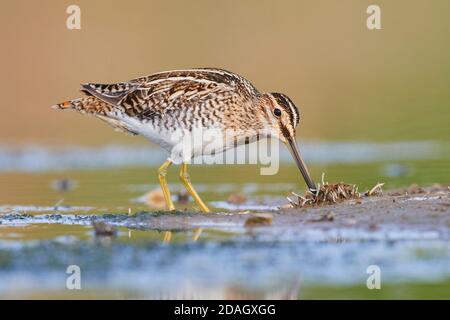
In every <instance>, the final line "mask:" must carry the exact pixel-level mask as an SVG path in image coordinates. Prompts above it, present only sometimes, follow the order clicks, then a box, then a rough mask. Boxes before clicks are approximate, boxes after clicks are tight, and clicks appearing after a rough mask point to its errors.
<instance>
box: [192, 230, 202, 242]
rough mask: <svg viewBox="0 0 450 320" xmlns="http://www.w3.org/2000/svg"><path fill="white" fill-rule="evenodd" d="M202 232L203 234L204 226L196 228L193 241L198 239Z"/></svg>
mask: <svg viewBox="0 0 450 320" xmlns="http://www.w3.org/2000/svg"><path fill="white" fill-rule="evenodd" d="M201 234H202V228H195V229H194V234H193V235H192V241H197V240H198V238H200V235H201Z"/></svg>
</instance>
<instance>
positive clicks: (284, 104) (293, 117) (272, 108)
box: [266, 93, 300, 142]
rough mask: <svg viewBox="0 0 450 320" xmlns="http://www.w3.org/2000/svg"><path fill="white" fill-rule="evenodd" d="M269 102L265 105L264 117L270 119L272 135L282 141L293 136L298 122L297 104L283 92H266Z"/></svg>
mask: <svg viewBox="0 0 450 320" xmlns="http://www.w3.org/2000/svg"><path fill="white" fill-rule="evenodd" d="M266 96H267V97H268V98H269V101H270V104H269V106H266V108H267V109H266V113H267V114H266V117H268V118H269V119H270V123H271V127H272V128H271V129H272V133H273V135H276V136H277V138H279V139H280V140H281V141H283V142H287V141H286V139H287V138H288V137H292V136H295V129H296V128H297V126H298V124H299V122H300V113H299V110H298V108H297V106H296V105H295V104H294V103H293V102H292V100H291V99H289V97H288V96H287V95H285V94H283V93H267V94H266Z"/></svg>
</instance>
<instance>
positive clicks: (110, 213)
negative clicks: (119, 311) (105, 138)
mask: <svg viewBox="0 0 450 320" xmlns="http://www.w3.org/2000/svg"><path fill="white" fill-rule="evenodd" d="M426 148H428V147H426ZM334 150H335V151H336V150H339V149H334ZM344 150H346V149H345V148H344ZM427 150H428V149H427ZM430 150H431V149H430ZM425 154H426V153H425ZM445 154H446V152H444V151H442V150H441V151H440V152H438V155H436V154H434V153H432V152H431V153H430V154H428V155H427V156H425V159H422V158H420V157H419V158H413V159H408V157H407V156H404V157H403V158H402V157H398V155H397V156H396V157H394V158H392V157H391V158H389V157H385V158H382V159H383V160H378V161H372V162H368V161H361V162H358V163H346V162H345V161H337V160H336V159H337V158H339V157H341V158H343V157H342V156H339V155H338V156H337V158H335V160H336V161H335V162H338V163H335V162H333V164H331V163H324V162H315V161H310V162H309V163H311V171H312V174H313V176H314V177H315V178H316V180H320V179H319V177H320V175H321V173H322V172H325V173H326V176H325V179H326V180H328V181H339V180H340V181H345V182H350V183H356V184H358V185H359V186H360V190H365V189H367V188H370V187H372V186H373V185H374V184H375V183H377V182H379V181H383V182H385V183H386V185H385V186H386V188H388V189H389V188H396V187H401V186H408V185H409V184H411V183H419V184H421V185H431V184H433V183H448V182H449V181H450V168H449V166H448V163H449V162H448V160H449V159H448V158H447V157H446V156H442V155H445ZM0 158H1V157H0ZM3 159H5V155H3ZM131 159H133V157H131ZM27 161H28V160H27ZM27 161H25V162H27ZM83 161H86V160H83ZM96 161H98V159H96V158H95V157H93V163H94V162H96ZM133 161H134V160H133ZM63 162H64V161H63ZM51 163H54V161H53V162H51ZM67 163H68V164H67ZM67 165H68V166H69V167H70V166H71V164H70V161H69V162H66V164H65V165H64V166H67ZM21 166H22V164H18V165H17V166H16V167H14V166H11V165H10V167H9V168H10V169H8V170H4V172H3V173H1V174H0V222H1V224H0V297H31V298H40V297H44V298H45V297H61V298H74V297H85V298H95V297H104V298H242V297H249V298H339V297H355V295H357V296H358V297H369V298H386V297H387V298H402V297H406V298H417V297H434V298H436V297H437V298H439V297H443V296H444V297H447V298H449V297H450V290H448V289H449V279H450V245H449V238H450V237H449V232H448V228H447V229H445V228H444V230H447V231H443V232H436V231H429V230H420V229H417V230H416V229H414V230H408V229H406V230H405V228H402V227H401V226H399V227H398V228H397V227H396V226H391V227H389V228H382V229H379V230H376V231H374V230H367V229H363V228H357V227H347V228H325V229H320V228H313V229H308V228H305V227H304V226H302V227H301V228H300V227H299V226H287V227H285V228H275V227H271V226H269V227H261V228H256V229H248V228H245V227H244V226H243V225H241V224H236V223H234V222H232V221H231V222H224V221H217V222H214V221H213V222H204V223H198V224H190V223H186V224H184V222H183V221H189V219H190V217H192V216H195V215H197V214H198V213H193V212H192V206H191V205H190V204H180V203H176V206H177V208H178V209H180V210H183V209H188V211H186V212H179V213H177V217H179V221H180V222H179V223H178V224H176V225H165V224H158V223H149V222H148V221H149V219H150V218H152V217H154V216H155V215H156V216H158V215H160V214H161V213H148V212H155V211H157V209H151V208H149V206H148V204H147V201H146V194H147V192H149V191H150V190H154V189H157V188H158V184H157V179H156V167H155V166H150V167H136V166H126V167H121V166H116V165H114V166H112V167H110V168H107V169H97V170H91V169H92V168H94V167H95V166H93V167H92V168H91V169H86V168H85V167H83V166H81V167H78V166H74V167H75V168H77V169H72V170H68V169H66V170H63V171H61V170H60V169H61V168H60V167H56V169H58V170H56V171H55V170H51V171H49V170H48V168H39V169H38V170H37V169H36V167H34V169H32V170H25V171H20V170H18V169H19V168H21ZM80 168H83V169H80ZM22 169H23V168H22ZM44 169H45V170H44ZM297 171H298V170H297V169H296V168H295V167H294V166H292V164H289V163H288V162H287V161H286V162H283V164H282V166H281V168H280V172H279V173H278V174H277V175H274V176H261V175H259V168H258V166H254V165H241V166H219V165H218V166H208V167H204V166H192V167H191V171H190V173H191V178H192V180H193V182H194V185H195V186H196V187H197V189H198V191H199V192H200V193H201V194H202V197H203V198H204V199H205V200H206V201H207V202H208V203H209V204H210V205H211V207H212V208H213V209H214V210H215V211H216V212H218V213H217V214H218V215H220V216H226V215H231V214H246V212H247V211H259V212H260V211H264V212H267V211H270V210H274V209H276V208H277V207H279V206H281V205H283V204H286V203H287V201H286V199H285V196H286V195H287V194H288V192H289V190H295V191H296V192H300V193H301V192H302V190H303V189H304V184H303V182H302V180H301V177H300V174H299V173H298V172H297ZM61 179H63V180H61ZM168 179H169V182H170V186H171V190H172V191H173V196H174V200H177V193H179V192H180V191H181V190H182V188H181V185H180V184H179V183H178V179H177V169H176V168H173V169H172V170H171V171H170V173H169V176H168ZM55 181H56V183H55ZM61 181H70V182H71V183H69V184H67V185H70V187H67V188H68V189H69V190H68V191H66V192H63V190H61V188H60V190H58V187H56V188H55V186H57V185H58V184H61ZM235 192H241V193H243V194H245V195H246V197H247V200H246V201H245V202H244V203H243V204H233V203H229V202H228V201H227V199H228V196H229V195H231V194H233V193H235ZM417 198H418V199H415V201H420V199H419V198H420V196H417ZM129 212H131V214H132V215H131V216H129V214H128V213H129ZM142 212H143V213H142ZM146 212H147V213H146ZM93 220H96V221H105V222H107V223H108V224H110V225H113V226H115V227H116V228H117V235H115V236H112V237H102V236H96V234H95V230H94V228H93V227H92V221H93ZM150 220H151V219H150ZM200 228H201V230H200ZM167 231H171V234H170V237H168V233H167ZM169 240H170V241H169ZM69 265H78V266H80V268H81V272H82V288H83V290H81V291H76V290H75V291H72V290H67V289H66V279H67V277H68V274H66V269H67V267H68V266H69ZM370 265H379V266H380V267H381V268H382V285H383V288H384V290H381V291H379V292H378V293H374V291H373V290H368V289H367V287H366V280H367V277H368V274H367V272H366V271H367V267H368V266H370ZM418 288H420V290H419V289H418ZM422 288H425V289H422Z"/></svg>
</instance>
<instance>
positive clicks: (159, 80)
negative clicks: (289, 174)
mask: <svg viewBox="0 0 450 320" xmlns="http://www.w3.org/2000/svg"><path fill="white" fill-rule="evenodd" d="M81 92H82V93H83V94H84V96H83V97H81V98H77V99H73V100H69V101H66V102H63V103H59V104H56V105H53V106H52V108H53V109H58V110H76V111H79V112H81V113H83V114H88V115H92V116H94V117H96V118H99V119H101V120H103V121H105V122H106V123H108V124H109V125H111V126H112V127H113V128H115V129H116V130H118V131H121V132H126V133H130V134H132V135H142V136H144V137H145V138H147V139H148V140H150V141H151V142H153V143H156V144H158V145H159V146H161V147H162V148H163V149H165V150H166V152H167V153H168V157H167V160H166V161H165V162H164V163H163V164H162V165H161V166H160V167H159V169H158V180H159V183H160V186H161V189H162V192H163V195H164V199H165V203H166V208H167V209H168V210H170V211H173V210H175V206H174V204H173V202H172V199H171V195H170V190H169V188H168V184H167V180H166V175H167V171H168V169H169V167H170V166H171V165H172V164H175V165H180V166H181V169H180V174H179V177H180V180H181V182H182V183H183V185H184V186H185V188H186V190H187V191H188V193H189V194H190V195H191V196H192V198H193V199H194V201H195V203H196V204H197V206H198V207H199V208H200V210H201V211H202V212H205V213H207V212H210V209H209V208H208V206H207V205H206V204H205V203H204V202H203V200H202V199H201V197H200V196H199V195H198V193H197V192H196V190H195V189H194V187H193V185H192V183H191V179H190V176H189V174H188V163H189V160H190V159H193V158H195V157H197V156H201V155H203V154H204V153H205V151H206V150H207V151H208V152H209V154H220V153H222V152H224V151H226V150H228V149H231V148H235V147H237V146H239V145H242V144H248V143H250V142H253V141H258V140H260V139H263V138H275V139H278V140H279V141H282V142H283V143H284V144H285V145H286V146H287V147H288V148H289V150H290V152H291V154H292V156H293V158H294V160H295V163H296V164H297V166H298V168H299V170H300V172H301V174H302V176H303V178H304V180H305V182H306V184H307V186H308V188H309V190H310V191H311V192H315V190H316V185H315V183H314V181H313V179H312V178H311V175H310V173H309V171H308V168H307V166H306V164H305V162H304V161H303V159H302V157H301V155H300V151H299V148H298V146H297V142H296V139H295V136H296V129H297V127H298V125H299V122H300V112H299V109H298V107H297V106H296V105H295V104H294V103H293V101H292V100H291V99H290V98H289V97H288V96H287V95H285V94H283V93H275V92H274V93H261V92H260V91H258V90H257V89H256V87H255V86H254V85H253V84H252V83H251V82H250V81H249V80H247V79H246V78H244V77H242V76H240V75H238V74H236V73H233V72H230V71H227V70H224V69H219V68H193V69H182V70H172V71H163V72H157V73H154V74H151V75H148V76H143V77H139V78H135V79H132V80H129V81H125V82H119V83H110V84H99V83H83V84H81ZM200 129H203V130H211V131H213V132H215V133H217V134H216V137H218V138H216V139H214V141H212V142H211V141H208V143H206V142H204V141H202V140H201V141H200V142H197V143H195V142H194V143H186V140H185V138H186V137H189V136H192V135H194V136H195V132H197V130H200ZM225 132H226V133H227V134H226V135H223V136H222V134H223V133H225Z"/></svg>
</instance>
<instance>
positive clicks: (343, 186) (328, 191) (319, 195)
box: [287, 175, 384, 208]
mask: <svg viewBox="0 0 450 320" xmlns="http://www.w3.org/2000/svg"><path fill="white" fill-rule="evenodd" d="M383 185H384V183H378V184H376V185H375V186H374V187H373V188H372V189H370V190H367V191H366V192H364V193H362V194H361V193H360V192H359V191H358V186H357V185H355V184H347V183H344V182H339V183H328V182H324V175H322V183H319V184H318V187H317V190H316V191H315V192H312V191H311V190H307V191H306V193H305V195H304V196H301V195H299V194H297V193H295V192H291V193H292V195H293V196H294V197H295V198H294V200H293V199H291V198H290V197H287V200H288V201H289V203H290V204H291V207H293V208H303V207H314V206H320V205H325V204H335V203H338V202H342V201H345V200H350V199H360V198H362V197H370V196H378V195H382V194H383V190H382V188H381V187H382V186H383Z"/></svg>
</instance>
